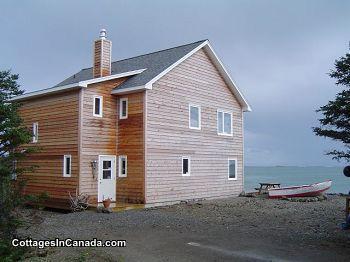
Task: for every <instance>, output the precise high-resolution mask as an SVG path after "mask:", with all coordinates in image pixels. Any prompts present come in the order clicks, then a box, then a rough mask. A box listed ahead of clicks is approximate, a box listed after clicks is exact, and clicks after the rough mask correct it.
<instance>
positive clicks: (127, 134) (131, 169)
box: [117, 92, 145, 203]
mask: <svg viewBox="0 0 350 262" xmlns="http://www.w3.org/2000/svg"><path fill="white" fill-rule="evenodd" d="M120 98H128V118H127V119H119V121H118V139H117V144H118V145H117V153H118V155H126V156H127V158H128V167H127V168H128V171H127V177H120V178H118V179H117V201H120V202H129V203H144V166H145V164H144V163H145V162H144V115H143V109H144V92H142V93H134V94H128V95H121V96H120ZM118 116H119V99H118Z"/></svg>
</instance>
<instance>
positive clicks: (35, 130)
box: [32, 122, 39, 143]
mask: <svg viewBox="0 0 350 262" xmlns="http://www.w3.org/2000/svg"><path fill="white" fill-rule="evenodd" d="M38 140H39V124H38V122H35V123H33V129H32V142H33V143H37V142H38Z"/></svg>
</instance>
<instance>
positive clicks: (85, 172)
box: [80, 78, 144, 204]
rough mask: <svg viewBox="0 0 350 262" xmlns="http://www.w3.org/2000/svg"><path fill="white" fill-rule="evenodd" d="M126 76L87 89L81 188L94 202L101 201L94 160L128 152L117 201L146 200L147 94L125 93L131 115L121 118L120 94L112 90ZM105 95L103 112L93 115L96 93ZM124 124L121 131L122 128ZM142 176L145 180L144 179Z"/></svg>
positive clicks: (83, 101)
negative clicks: (145, 112)
mask: <svg viewBox="0 0 350 262" xmlns="http://www.w3.org/2000/svg"><path fill="white" fill-rule="evenodd" d="M124 80H125V78H123V79H115V80H110V81H106V82H103V83H96V84H92V85H89V86H88V87H87V88H85V89H83V95H82V108H81V112H82V115H81V128H80V129H81V134H80V141H81V143H80V150H81V155H80V170H81V172H80V192H82V193H86V194H88V195H90V197H91V201H90V202H91V203H92V204H97V194H98V184H97V183H98V168H97V169H96V171H95V172H93V170H92V168H91V162H92V161H94V160H95V161H98V156H99V155H115V156H116V157H117V163H116V164H117V170H118V155H124V154H125V155H127V156H128V176H127V177H126V178H118V177H117V181H116V184H117V190H116V195H117V201H118V200H119V201H127V202H141V201H143V198H144V197H143V179H142V177H143V174H144V172H143V171H144V170H143V168H141V167H143V166H144V165H143V163H144V162H143V161H140V159H141V158H140V154H141V155H142V156H143V122H142V121H141V122H140V119H142V118H143V114H142V108H143V95H142V93H141V94H130V95H126V96H122V97H128V99H129V108H128V110H129V115H128V119H121V120H119V104H118V101H119V99H118V97H117V96H113V95H111V90H112V89H113V88H115V86H117V85H118V84H121V83H122V82H123V81H124ZM95 95H99V96H103V116H102V117H95V116H93V97H94V96H95ZM121 128H122V130H121V131H118V130H120V129H121ZM117 170H116V174H117V175H118V172H117ZM141 179H142V183H141V182H140V180H141Z"/></svg>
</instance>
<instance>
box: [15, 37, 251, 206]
mask: <svg viewBox="0 0 350 262" xmlns="http://www.w3.org/2000/svg"><path fill="white" fill-rule="evenodd" d="M111 49H112V43H111V41H110V40H108V39H106V32H105V30H101V33H100V38H99V39H98V40H96V41H95V42H94V50H93V57H94V61H93V67H91V68H86V69H82V70H81V71H79V72H78V73H76V74H74V75H72V76H71V77H69V78H67V79H65V80H64V81H62V82H61V83H59V84H57V85H56V86H54V87H52V88H48V89H43V90H39V91H35V92H31V93H27V94H23V95H21V96H18V97H16V98H14V99H13V100H15V101H20V102H21V103H22V107H21V108H20V114H21V117H22V118H23V120H24V123H25V125H27V126H28V127H31V128H32V131H33V140H32V144H33V145H37V146H39V147H40V148H41V150H40V151H39V152H37V153H35V154H32V155H31V156H30V157H29V158H27V159H26V160H25V161H23V162H22V163H20V164H21V165H33V164H34V165H37V166H38V168H37V169H36V171H35V172H34V173H27V174H25V175H24V176H23V178H25V179H26V180H27V186H26V193H28V194H36V193H40V192H47V193H48V194H49V196H50V201H49V202H48V205H50V206H54V207H60V206H62V205H63V204H65V203H66V202H67V200H68V199H69V194H68V192H75V190H76V189H77V190H78V192H80V193H86V194H88V195H89V196H90V202H91V204H94V205H97V204H98V203H100V202H102V201H103V200H104V199H106V198H111V199H112V201H113V202H127V203H142V204H145V205H159V204H171V203H176V202H179V201H181V200H193V199H200V198H205V199H208V198H219V197H228V196H237V195H238V194H239V193H240V192H241V191H242V189H243V174H244V172H243V167H244V164H243V163H244V162H243V112H245V111H250V106H249V105H248V103H247V101H246V99H245V98H244V97H243V95H242V93H241V92H240V91H239V90H238V88H237V86H236V84H235V83H234V82H233V80H232V78H231V77H230V76H229V74H228V72H227V70H226V69H225V67H224V65H223V64H222V62H221V61H220V59H219V58H218V57H217V55H216V54H215V52H214V50H213V48H212V47H211V45H210V43H209V41H208V40H203V41H198V42H195V43H191V44H187V45H182V46H177V47H174V48H169V49H165V50H161V51H157V52H153V53H149V54H144V55H139V56H135V57H132V58H128V59H124V60H119V61H116V62H111V51H112V50H111Z"/></svg>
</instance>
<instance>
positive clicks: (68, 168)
mask: <svg viewBox="0 0 350 262" xmlns="http://www.w3.org/2000/svg"><path fill="white" fill-rule="evenodd" d="M63 176H64V177H70V176H72V156H71V155H64V156H63Z"/></svg>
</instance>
